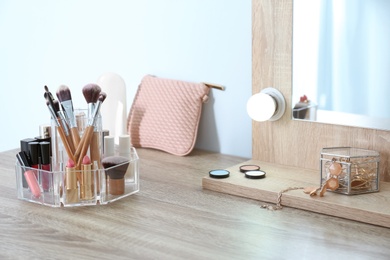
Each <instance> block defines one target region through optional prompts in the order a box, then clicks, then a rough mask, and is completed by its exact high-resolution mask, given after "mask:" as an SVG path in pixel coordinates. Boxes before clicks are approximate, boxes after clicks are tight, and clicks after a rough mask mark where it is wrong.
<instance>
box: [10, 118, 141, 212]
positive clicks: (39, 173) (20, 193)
mask: <svg viewBox="0 0 390 260" xmlns="http://www.w3.org/2000/svg"><path fill="white" fill-rule="evenodd" d="M84 114H85V113H84ZM99 120H101V119H99ZM87 122H88V119H86V118H85V119H84V120H81V121H80V119H78V127H79V129H78V130H79V133H80V136H82V135H83V133H84V130H85V126H86V125H87ZM95 131H96V132H97V137H98V138H97V140H98V143H97V146H98V150H99V154H100V155H99V156H100V159H99V160H97V161H94V162H92V166H91V171H89V170H88V171H85V170H81V169H79V168H77V169H75V170H74V171H73V172H72V176H70V173H69V172H67V171H66V164H67V160H68V156H67V154H66V149H65V148H64V144H63V142H62V140H61V138H60V136H59V134H58V129H57V125H56V124H53V122H52V138H51V142H52V143H51V147H52V159H51V171H45V170H42V169H36V168H31V167H26V166H22V165H21V164H20V162H19V161H18V160H17V161H16V166H15V168H16V188H17V197H18V199H21V200H25V201H29V202H33V203H37V204H41V205H45V206H51V207H75V206H89V205H98V204H102V205H104V204H107V203H110V202H114V201H116V200H119V199H122V198H124V197H127V196H130V195H132V194H134V193H137V192H138V191H139V157H138V154H137V151H136V149H135V148H134V147H130V148H129V151H127V153H126V156H125V157H126V158H127V159H128V161H127V160H125V161H124V162H122V163H120V164H117V165H115V166H112V167H109V168H103V166H102V164H101V160H102V159H103V158H104V156H103V149H102V143H103V141H102V130H101V121H100V123H99V122H98V124H97V127H95ZM91 147H92V146H90V148H89V150H88V152H87V155H89V156H91V151H90V150H91ZM114 153H115V154H114V156H123V155H122V154H120V153H119V152H118V151H115V152H114ZM119 170H120V171H122V172H125V174H124V178H123V180H122V179H120V181H119V182H120V183H121V184H120V186H122V185H123V186H122V187H121V188H120V192H118V191H117V187H116V191H114V185H113V183H118V181H117V180H115V181H113V178H110V176H111V175H110V174H109V172H115V171H119ZM26 176H29V181H31V180H32V181H33V185H31V183H30V184H29V183H28V182H27V179H26ZM82 180H88V181H85V182H84V181H82ZM110 183H111V185H110Z"/></svg>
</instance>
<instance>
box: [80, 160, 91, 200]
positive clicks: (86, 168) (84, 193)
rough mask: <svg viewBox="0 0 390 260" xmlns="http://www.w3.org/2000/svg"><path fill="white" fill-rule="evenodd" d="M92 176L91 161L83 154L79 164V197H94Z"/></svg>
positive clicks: (83, 198)
mask: <svg viewBox="0 0 390 260" xmlns="http://www.w3.org/2000/svg"><path fill="white" fill-rule="evenodd" d="M93 191H94V176H93V171H92V163H91V160H90V158H89V157H88V155H86V156H84V158H83V162H82V164H81V178H80V199H81V200H91V199H93V198H94V195H93Z"/></svg>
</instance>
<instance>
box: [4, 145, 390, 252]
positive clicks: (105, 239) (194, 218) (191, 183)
mask: <svg viewBox="0 0 390 260" xmlns="http://www.w3.org/2000/svg"><path fill="white" fill-rule="evenodd" d="M137 152H138V155H139V157H140V184H141V189H140V192H139V193H137V194H135V195H132V196H129V197H126V198H124V199H122V200H119V201H116V202H113V203H111V204H108V205H104V206H88V207H77V208H50V207H46V206H42V205H38V204H33V203H29V202H26V201H22V200H18V199H17V198H16V188H15V186H16V185H15V169H14V164H15V154H16V150H15V151H8V152H3V153H0V176H1V180H2V181H1V182H0V205H1V207H0V233H1V236H0V259H267V258H268V259H294V258H295V259H296V258H298V259H305V258H306V259H308V258H312V257H313V256H316V258H324V257H325V256H327V255H328V253H329V250H332V256H334V257H336V258H337V257H339V258H341V257H350V258H352V259H356V257H360V258H366V259H367V258H375V259H386V258H387V257H388V256H389V254H390V248H389V247H388V245H389V244H390V229H387V228H381V227H378V226H373V225H367V224H361V223H357V222H353V221H347V220H343V219H340V218H334V217H329V216H324V215H319V214H315V213H310V212H307V211H303V210H295V209H292V208H284V209H283V210H280V211H268V210H265V209H262V208H261V207H260V205H261V203H259V202H258V201H256V200H251V199H245V198H241V197H237V196H230V195H227V194H222V193H217V192H213V191H209V190H203V189H202V186H201V180H202V177H203V176H205V175H207V173H208V171H209V170H212V169H220V168H228V167H231V166H232V165H236V164H239V163H241V162H244V161H246V160H247V159H244V158H237V157H232V156H227V155H221V154H217V153H210V152H203V151H194V152H193V153H191V154H190V155H189V156H186V157H177V156H174V155H170V154H167V153H163V152H159V151H155V150H147V149H138V150H137ZM330 247H331V248H330Z"/></svg>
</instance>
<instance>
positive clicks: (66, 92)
mask: <svg viewBox="0 0 390 260" xmlns="http://www.w3.org/2000/svg"><path fill="white" fill-rule="evenodd" d="M57 97H58V99H59V100H60V102H61V105H62V107H63V109H64V111H65V114H66V116H67V119H68V123H69V127H70V133H71V136H72V140H73V144H74V147H77V146H78V145H79V142H80V136H79V132H78V130H77V125H76V118H75V116H74V113H73V103H72V95H71V93H70V89H69V88H68V87H67V86H65V85H61V86H60V87H59V88H58V90H57Z"/></svg>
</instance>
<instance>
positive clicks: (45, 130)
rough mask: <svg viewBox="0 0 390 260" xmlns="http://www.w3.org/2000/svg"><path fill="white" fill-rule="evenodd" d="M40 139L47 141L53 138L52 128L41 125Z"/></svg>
mask: <svg viewBox="0 0 390 260" xmlns="http://www.w3.org/2000/svg"><path fill="white" fill-rule="evenodd" d="M39 137H40V139H46V138H50V137H51V126H50V125H40V126H39Z"/></svg>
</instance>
